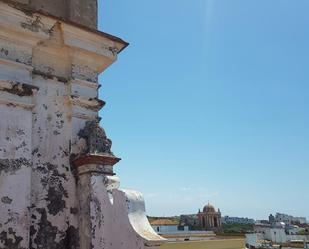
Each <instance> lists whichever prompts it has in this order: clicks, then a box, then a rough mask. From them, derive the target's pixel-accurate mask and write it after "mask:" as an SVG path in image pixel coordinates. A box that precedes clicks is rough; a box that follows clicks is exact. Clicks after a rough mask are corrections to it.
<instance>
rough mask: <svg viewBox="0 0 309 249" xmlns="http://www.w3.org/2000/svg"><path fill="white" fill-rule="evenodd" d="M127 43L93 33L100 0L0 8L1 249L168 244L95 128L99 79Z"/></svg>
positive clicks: (19, 1) (0, 2)
mask: <svg viewBox="0 0 309 249" xmlns="http://www.w3.org/2000/svg"><path fill="white" fill-rule="evenodd" d="M127 45H128V43H126V42H125V41H123V40H122V39H120V38H118V37H115V36H112V35H109V34H106V33H103V32H100V31H98V30H97V1H96V0H52V1H51V0H16V1H12V0H0V115H1V117H2V118H1V119H0V249H8V248H10V249H102V248H104V249H136V248H141V249H143V248H145V247H147V248H149V249H150V248H155V247H157V246H159V245H161V244H162V243H163V242H164V239H162V238H161V237H160V236H158V235H157V234H156V233H155V232H154V231H153V230H152V228H151V226H150V225H149V223H148V220H147V218H146V215H145V204H144V200H143V197H142V195H141V194H140V193H138V192H136V191H127V190H122V189H120V188H119V187H120V186H119V185H120V184H119V183H120V182H119V179H118V177H117V176H116V175H115V173H114V166H115V165H116V164H117V163H118V162H119V160H120V158H118V157H116V156H115V155H114V153H113V152H112V142H111V140H110V139H109V138H108V135H107V134H106V133H105V131H104V129H103V128H102V127H101V126H100V124H99V121H100V117H99V111H100V109H102V108H103V107H104V105H105V102H104V101H103V100H100V99H99V98H98V97H99V94H98V90H99V88H100V85H99V82H98V75H99V74H100V73H102V72H103V71H104V70H105V69H106V68H108V67H109V66H111V65H112V64H113V63H114V62H115V61H116V60H117V58H118V56H119V54H120V53H121V51H122V50H123V49H125V48H126V47H127Z"/></svg>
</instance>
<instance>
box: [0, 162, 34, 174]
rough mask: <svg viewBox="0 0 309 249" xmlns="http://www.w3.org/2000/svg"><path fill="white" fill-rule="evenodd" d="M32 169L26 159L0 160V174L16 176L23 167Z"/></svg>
mask: <svg viewBox="0 0 309 249" xmlns="http://www.w3.org/2000/svg"><path fill="white" fill-rule="evenodd" d="M22 166H24V167H30V166H31V162H30V160H28V159H26V158H19V159H0V174H2V173H6V174H8V173H10V174H15V173H16V172H17V171H18V170H20V169H21V167H22Z"/></svg>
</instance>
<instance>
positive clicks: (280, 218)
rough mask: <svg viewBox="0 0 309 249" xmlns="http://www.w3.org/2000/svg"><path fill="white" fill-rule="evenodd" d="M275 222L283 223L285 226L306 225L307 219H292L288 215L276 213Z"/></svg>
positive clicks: (292, 217)
mask: <svg viewBox="0 0 309 249" xmlns="http://www.w3.org/2000/svg"><path fill="white" fill-rule="evenodd" d="M275 221H276V222H284V223H285V224H288V225H290V224H306V223H307V219H306V218H305V217H294V216H292V215H288V214H282V213H276V216H275Z"/></svg>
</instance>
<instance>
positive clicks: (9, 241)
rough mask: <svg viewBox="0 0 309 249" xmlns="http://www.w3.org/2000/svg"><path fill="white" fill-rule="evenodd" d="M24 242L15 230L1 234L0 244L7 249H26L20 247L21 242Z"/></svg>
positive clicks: (10, 229)
mask: <svg viewBox="0 0 309 249" xmlns="http://www.w3.org/2000/svg"><path fill="white" fill-rule="evenodd" d="M22 240H23V238H22V237H21V236H17V235H16V232H15V231H14V230H13V228H9V229H8V231H2V232H1V233H0V242H1V243H2V244H3V245H4V246H5V249H26V248H22V247H20V242H21V241H22Z"/></svg>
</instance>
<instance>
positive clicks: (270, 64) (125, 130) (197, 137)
mask: <svg viewBox="0 0 309 249" xmlns="http://www.w3.org/2000/svg"><path fill="white" fill-rule="evenodd" d="M99 5H100V17H99V23H100V24H99V27H100V29H101V30H103V31H105V32H108V33H111V34H113V35H116V36H119V37H121V38H123V39H125V40H126V41H128V42H129V43H130V46H129V47H128V48H127V49H126V50H125V51H123V52H122V53H121V54H120V55H119V60H118V61H117V63H115V64H114V65H113V66H112V67H110V68H109V69H108V70H107V71H106V72H105V73H103V74H102V75H101V77H100V81H101V84H102V85H103V87H102V88H101V92H100V97H101V98H102V99H104V100H105V101H106V102H107V105H106V106H105V108H104V109H103V110H102V112H101V116H102V118H103V119H102V124H103V126H104V127H105V129H106V132H107V134H108V136H109V137H110V138H111V139H112V140H113V151H114V153H115V154H116V155H118V156H119V157H121V158H122V161H121V162H120V163H119V164H118V165H117V166H116V168H115V170H116V173H117V174H118V176H119V177H120V178H121V183H122V188H129V189H137V190H139V191H141V192H143V193H144V196H145V199H146V208H147V211H148V214H149V215H174V214H175V215H176V214H183V213H196V212H197V210H198V209H199V208H202V207H203V205H204V204H206V203H207V202H208V201H209V202H211V203H212V204H214V205H215V206H216V207H219V208H220V209H221V210H222V213H223V214H227V215H230V216H248V217H253V218H267V216H268V214H269V213H274V212H276V211H279V212H285V213H290V214H292V215H298V216H307V217H308V218H309V209H308V207H309V191H308V190H309V181H308V178H309V167H308V165H309V153H308V152H309V108H308V107H309V84H308V81H309V67H308V66H309V65H308V64H309V63H308V61H309V49H308V46H309V29H308V23H309V15H308V9H309V1H307V0H297V1H292V0H289V1H286V0H274V1H269V0H254V1H247V0H190V1H189V0H168V1H167V0H152V1H151V0H149V1H145V0H130V1H123V0H112V1H107V0H105V1H103V0H101V1H100V4H99Z"/></svg>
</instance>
